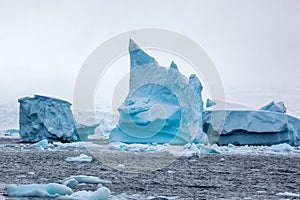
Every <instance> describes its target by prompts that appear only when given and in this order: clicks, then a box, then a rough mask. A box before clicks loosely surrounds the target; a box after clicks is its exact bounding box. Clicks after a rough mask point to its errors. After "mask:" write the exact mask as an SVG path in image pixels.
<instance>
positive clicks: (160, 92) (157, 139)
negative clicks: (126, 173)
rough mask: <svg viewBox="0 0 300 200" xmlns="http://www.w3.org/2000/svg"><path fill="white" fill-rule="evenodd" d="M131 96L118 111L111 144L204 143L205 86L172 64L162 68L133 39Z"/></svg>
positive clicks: (129, 95)
mask: <svg viewBox="0 0 300 200" xmlns="http://www.w3.org/2000/svg"><path fill="white" fill-rule="evenodd" d="M129 54H130V83H129V86H130V87H129V94H128V96H127V97H126V99H125V101H124V103H123V104H122V105H121V106H120V107H119V108H118V111H119V113H120V119H119V124H118V125H117V127H116V128H114V129H113V130H112V131H111V133H110V136H109V140H110V142H124V143H158V144H163V143H170V144H180V145H182V144H186V143H189V142H193V141H194V142H205V141H206V139H207V136H206V134H205V133H204V132H203V131H202V124H203V122H202V110H203V101H202V96H201V92H202V85H201V83H200V81H199V79H198V78H197V76H196V75H194V74H193V75H191V76H190V77H189V79H188V78H186V77H185V76H184V75H182V74H181V73H180V72H179V70H178V67H177V65H176V64H175V63H174V62H172V63H171V65H170V67H169V68H166V67H162V66H160V65H159V64H158V62H157V61H156V60H155V59H154V58H153V57H151V56H149V55H148V54H147V53H146V52H145V51H143V50H142V49H141V48H140V47H139V46H138V45H137V44H136V43H135V42H134V41H133V40H130V42H129Z"/></svg>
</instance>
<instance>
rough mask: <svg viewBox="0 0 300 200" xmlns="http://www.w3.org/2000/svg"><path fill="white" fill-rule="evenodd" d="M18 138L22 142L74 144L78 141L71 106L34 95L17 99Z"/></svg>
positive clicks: (60, 101)
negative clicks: (18, 105)
mask: <svg viewBox="0 0 300 200" xmlns="http://www.w3.org/2000/svg"><path fill="white" fill-rule="evenodd" d="M19 103H20V137H21V139H22V141H24V142H38V141H40V140H42V139H47V140H48V141H62V142H74V141H77V140H79V138H78V134H77V131H76V128H75V122H74V119H73V114H72V112H71V109H70V106H71V104H70V103H69V102H67V101H63V100H60V99H55V98H50V97H45V96H40V95H35V96H34V97H33V98H30V97H25V98H21V99H19Z"/></svg>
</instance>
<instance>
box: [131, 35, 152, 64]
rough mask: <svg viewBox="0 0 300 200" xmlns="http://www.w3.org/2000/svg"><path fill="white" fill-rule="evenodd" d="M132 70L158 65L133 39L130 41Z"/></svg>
mask: <svg viewBox="0 0 300 200" xmlns="http://www.w3.org/2000/svg"><path fill="white" fill-rule="evenodd" d="M128 51H129V54H130V69H133V68H135V67H138V66H141V65H147V64H158V63H157V61H156V60H155V59H154V58H153V57H151V56H149V55H148V54H147V53H146V52H144V51H143V50H142V49H141V48H140V47H139V46H138V45H137V44H136V43H135V42H134V41H133V40H132V39H130V40H129V47H128Z"/></svg>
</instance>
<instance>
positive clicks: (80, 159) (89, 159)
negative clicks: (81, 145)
mask: <svg viewBox="0 0 300 200" xmlns="http://www.w3.org/2000/svg"><path fill="white" fill-rule="evenodd" d="M66 161H67V162H92V161H93V157H92V156H88V155H85V154H80V155H79V156H77V157H67V158H66Z"/></svg>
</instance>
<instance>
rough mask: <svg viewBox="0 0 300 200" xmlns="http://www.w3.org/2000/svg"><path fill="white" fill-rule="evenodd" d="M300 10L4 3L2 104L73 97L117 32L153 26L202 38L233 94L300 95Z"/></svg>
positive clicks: (268, 2)
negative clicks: (274, 91) (255, 90)
mask: <svg viewBox="0 0 300 200" xmlns="http://www.w3.org/2000/svg"><path fill="white" fill-rule="evenodd" d="M299 10H300V1H298V0H289V1H286V0H244V1H240V0H226V1H225V0H218V1H216V0H207V1H199V0H195V1H191V0H190V1H186V0H182V1H179V0H177V1H176V0H164V1H162V0H151V1H140V0H135V1H131V0H127V1H122V0H119V1H92V0H81V1H78V0H51V1H50V0H44V1H41V0H26V1H21V0H0V102H7V101H16V99H17V98H19V97H22V96H28V95H32V94H34V93H39V94H45V95H49V96H56V97H60V98H62V99H67V100H69V101H72V97H73V89H74V84H75V81H76V77H77V74H78V72H79V70H80V67H81V65H82V64H83V62H84V61H85V59H86V58H87V57H88V55H89V54H90V53H91V52H92V51H93V50H94V49H95V48H96V47H97V46H99V45H100V44H101V43H102V42H104V41H106V40H108V39H110V38H111V37H112V36H114V35H117V34H119V33H122V32H125V31H129V30H133V29H138V28H145V27H155V28H163V29H170V30H173V31H176V32H179V33H182V34H184V35H186V36H188V37H189V38H191V39H193V40H194V41H196V42H197V43H198V44H199V45H200V46H201V47H202V48H203V49H205V51H206V52H207V54H208V55H209V56H210V57H211V58H212V60H213V62H214V63H215V65H216V67H217V69H218V71H219V73H220V75H221V78H222V80H223V84H224V87H225V89H226V91H228V90H230V88H232V87H239V88H243V87H245V86H247V88H249V86H253V87H254V86H255V87H258V86H259V87H260V88H269V87H273V88H274V87H275V88H276V87H278V86H283V87H288V88H289V90H290V91H291V92H293V91H294V90H293V89H295V91H296V89H298V88H300V87H299V86H300V80H299V75H300V56H299V55H300V37H299V36H300V28H299V27H300V12H299ZM137 42H138V41H137ZM152 55H153V54H152ZM153 56H154V57H155V55H153ZM124 67H126V68H129V66H124ZM179 67H180V66H179ZM260 95H261V94H260ZM299 101H300V99H299ZM266 103H267V102H266Z"/></svg>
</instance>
